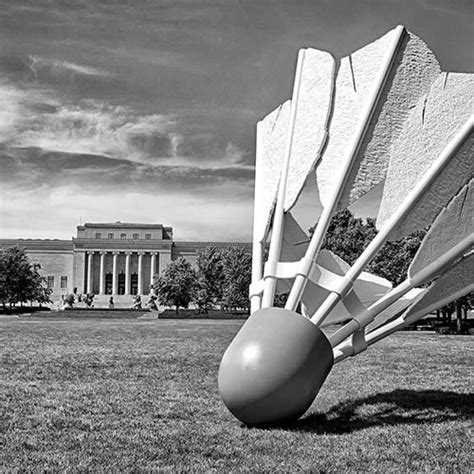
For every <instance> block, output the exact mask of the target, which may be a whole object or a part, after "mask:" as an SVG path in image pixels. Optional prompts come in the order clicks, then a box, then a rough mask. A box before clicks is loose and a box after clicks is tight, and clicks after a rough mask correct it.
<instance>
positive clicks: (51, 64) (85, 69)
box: [28, 55, 110, 77]
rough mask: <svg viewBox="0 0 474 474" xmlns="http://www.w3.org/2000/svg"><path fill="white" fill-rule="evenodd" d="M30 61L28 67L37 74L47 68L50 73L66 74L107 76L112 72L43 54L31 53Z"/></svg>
mask: <svg viewBox="0 0 474 474" xmlns="http://www.w3.org/2000/svg"><path fill="white" fill-rule="evenodd" d="M29 60H30V63H29V64H28V68H29V69H30V70H31V71H32V72H33V74H34V75H35V76H37V75H38V73H40V72H42V71H44V70H46V71H47V72H49V73H53V74H57V75H64V74H79V75H84V76H102V77H107V76H109V75H110V74H109V73H108V72H107V71H104V70H102V69H98V68H95V67H91V66H85V65H82V64H75V63H72V62H69V61H60V60H59V59H48V58H43V57H41V56H35V55H30V56H29Z"/></svg>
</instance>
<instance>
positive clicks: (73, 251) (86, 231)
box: [0, 222, 250, 303]
mask: <svg viewBox="0 0 474 474" xmlns="http://www.w3.org/2000/svg"><path fill="white" fill-rule="evenodd" d="M13 245H18V246H19V247H21V248H23V249H25V251H26V254H27V255H28V257H29V258H30V260H31V261H32V262H37V263H39V264H40V265H41V270H40V272H41V274H42V275H43V276H44V277H45V278H46V281H47V285H48V287H49V288H51V289H52V290H53V293H52V296H51V299H52V300H53V302H58V301H60V300H61V298H62V296H64V295H65V294H67V293H75V294H85V293H94V294H95V295H97V299H96V301H97V300H98V301H100V300H104V301H105V297H106V296H108V295H113V296H114V298H115V301H116V302H118V303H120V302H121V301H122V302H129V301H131V297H132V296H133V295H143V296H144V295H148V294H149V293H150V289H151V284H152V282H153V277H154V275H156V274H159V273H161V272H162V270H163V269H164V268H165V267H166V266H167V265H168V263H169V262H170V261H172V260H176V259H177V258H179V257H184V258H186V260H188V261H189V262H190V263H191V264H193V265H195V263H196V259H197V255H198V252H200V251H202V250H204V249H205V248H206V247H208V246H216V247H218V248H225V247H229V246H232V245H237V246H244V247H246V248H248V249H249V251H250V244H243V243H232V242H180V241H177V242H175V241H174V240H173V229H172V228H171V227H165V226H163V225H161V224H135V223H122V222H115V223H86V224H84V225H79V226H77V237H73V238H72V239H71V240H58V239H51V240H50V239H0V247H2V248H5V247H9V246H13ZM101 297H102V298H101Z"/></svg>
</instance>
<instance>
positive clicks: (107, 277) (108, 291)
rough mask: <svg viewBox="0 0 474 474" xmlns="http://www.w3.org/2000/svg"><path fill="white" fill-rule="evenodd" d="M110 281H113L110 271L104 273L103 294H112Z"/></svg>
mask: <svg viewBox="0 0 474 474" xmlns="http://www.w3.org/2000/svg"><path fill="white" fill-rule="evenodd" d="M112 282H113V277H112V273H111V272H109V273H106V274H105V294H106V295H111V294H112Z"/></svg>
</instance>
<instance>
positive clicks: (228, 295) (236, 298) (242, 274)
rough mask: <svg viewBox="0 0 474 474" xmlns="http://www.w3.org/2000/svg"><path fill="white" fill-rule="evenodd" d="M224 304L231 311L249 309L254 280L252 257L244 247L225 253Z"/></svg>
mask: <svg viewBox="0 0 474 474" xmlns="http://www.w3.org/2000/svg"><path fill="white" fill-rule="evenodd" d="M223 263H224V291H223V298H222V300H223V303H224V305H225V306H226V307H227V308H229V309H230V310H231V311H235V310H236V309H237V308H244V309H245V310H248V308H249V286H250V282H251V280H252V255H251V254H250V253H248V252H247V251H246V250H245V249H244V248H242V247H229V248H227V249H226V250H225V251H224V252H223Z"/></svg>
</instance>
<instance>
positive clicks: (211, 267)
mask: <svg viewBox="0 0 474 474" xmlns="http://www.w3.org/2000/svg"><path fill="white" fill-rule="evenodd" d="M196 264H197V277H198V286H199V288H198V290H197V294H196V304H197V305H198V307H199V308H200V309H204V312H207V309H206V308H207V307H211V306H213V305H216V304H218V303H219V302H221V301H222V295H223V289H224V281H225V275H224V260H223V256H222V252H221V251H220V250H218V249H217V248H216V247H215V246H210V247H206V248H205V249H204V250H203V251H202V252H199V253H198V258H197V261H196Z"/></svg>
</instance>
